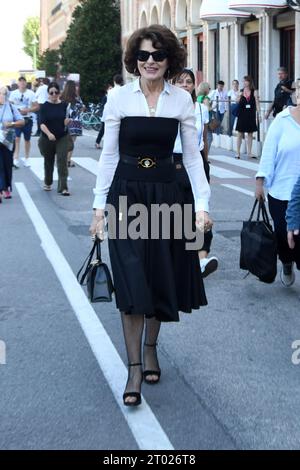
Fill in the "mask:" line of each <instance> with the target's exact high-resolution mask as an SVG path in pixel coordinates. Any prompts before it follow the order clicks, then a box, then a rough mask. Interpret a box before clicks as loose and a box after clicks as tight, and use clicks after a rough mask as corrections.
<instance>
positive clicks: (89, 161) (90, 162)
mask: <svg viewBox="0 0 300 470" xmlns="http://www.w3.org/2000/svg"><path fill="white" fill-rule="evenodd" d="M73 160H74V162H75V163H76V164H77V165H79V166H81V167H82V168H84V169H85V170H88V171H89V172H90V173H93V175H96V176H97V175H98V163H99V162H98V160H94V159H93V158H89V157H87V158H73Z"/></svg>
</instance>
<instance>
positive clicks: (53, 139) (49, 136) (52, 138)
mask: <svg viewBox="0 0 300 470" xmlns="http://www.w3.org/2000/svg"><path fill="white" fill-rule="evenodd" d="M48 139H49V140H51V142H55V141H56V137H55V135H54V134H51V132H50V134H48Z"/></svg>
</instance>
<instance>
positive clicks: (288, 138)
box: [256, 107, 300, 201]
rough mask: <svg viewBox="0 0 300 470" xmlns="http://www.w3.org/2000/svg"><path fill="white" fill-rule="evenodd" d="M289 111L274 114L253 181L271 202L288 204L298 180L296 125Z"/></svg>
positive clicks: (298, 129)
mask: <svg viewBox="0 0 300 470" xmlns="http://www.w3.org/2000/svg"><path fill="white" fill-rule="evenodd" d="M291 109H292V108H291V107H288V108H286V109H284V110H283V111H282V112H281V113H279V114H277V116H276V119H274V121H273V122H272V124H271V126H270V128H269V130H268V133H267V136H266V139H265V143H264V147H263V152H262V156H261V159H260V164H259V169H258V173H257V174H256V177H257V178H264V179H265V180H264V185H265V187H266V188H267V189H268V192H269V193H270V194H271V196H272V197H274V198H275V199H279V200H280V201H289V200H290V199H291V194H292V191H293V188H294V186H295V184H296V182H297V179H298V178H299V176H300V125H299V124H298V123H297V121H296V120H295V119H294V118H293V116H292V115H291Z"/></svg>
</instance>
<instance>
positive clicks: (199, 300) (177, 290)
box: [107, 163, 207, 322]
mask: <svg viewBox="0 0 300 470" xmlns="http://www.w3.org/2000/svg"><path fill="white" fill-rule="evenodd" d="M128 166H129V165H124V164H122V163H120V164H119V166H118V168H117V171H116V174H115V177H114V180H113V183H112V185H111V188H110V191H109V194H108V199H107V203H108V204H110V205H111V206H113V208H114V209H115V211H116V214H117V216H116V224H117V228H116V234H117V236H116V237H110V238H109V251H110V259H111V265H112V271H113V277H114V284H115V289H116V303H117V307H118V309H119V310H120V311H121V312H125V313H127V314H134V315H136V314H138V315H144V316H146V317H147V318H152V317H155V318H157V319H158V320H160V321H162V322H174V321H179V312H185V313H191V312H192V310H198V309H199V308H200V306H203V305H207V299H206V295H205V290H204V285H203V281H202V276H201V269H200V263H199V259H198V252H197V251H188V250H186V241H187V240H186V239H185V238H184V237H182V238H181V239H175V238H174V237H173V236H172V234H173V232H172V230H171V237H170V238H169V239H164V238H163V237H162V236H161V235H162V234H161V233H160V234H159V238H158V239H151V237H150V238H148V239H142V238H139V239H131V238H129V237H127V238H126V239H122V237H121V236H120V232H121V224H123V226H124V224H125V226H126V227H128V226H129V225H130V223H131V222H132V220H133V219H131V218H130V217H128V218H127V217H126V216H125V212H124V209H123V208H122V207H120V199H119V198H120V196H126V197H127V206H128V208H129V207H131V206H132V205H133V204H143V205H144V206H145V207H146V208H147V209H148V211H149V213H150V211H151V207H152V206H153V204H158V205H161V204H167V205H168V206H172V205H173V204H175V203H177V204H178V203H180V204H181V205H183V204H184V203H187V202H190V203H191V204H194V201H193V200H192V198H191V191H190V190H189V191H187V192H186V193H185V190H184V185H182V184H179V183H178V181H177V180H176V176H175V170H174V171H173V169H172V171H169V172H168V174H169V176H168V178H163V179H164V180H163V181H151V180H149V181H143V180H136V179H133V178H130V177H129V176H128V174H129V173H128ZM126 167H127V168H126ZM139 171H142V172H143V171H146V172H148V170H139ZM154 171H156V170H154ZM148 174H150V172H149V173H148ZM170 175H174V177H172V176H170ZM187 197H188V198H189V199H190V200H189V201H187ZM193 213H194V210H193ZM150 225H151V223H150V222H149V227H148V229H149V231H150ZM123 228H124V227H123Z"/></svg>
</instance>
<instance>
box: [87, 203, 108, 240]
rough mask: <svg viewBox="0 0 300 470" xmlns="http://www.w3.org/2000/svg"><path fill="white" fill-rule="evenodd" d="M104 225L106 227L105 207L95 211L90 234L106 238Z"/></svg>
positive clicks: (100, 238)
mask: <svg viewBox="0 0 300 470" xmlns="http://www.w3.org/2000/svg"><path fill="white" fill-rule="evenodd" d="M104 227H105V216H104V210H103V209H97V210H96V211H94V217H93V220H92V223H91V226H90V234H91V236H92V238H95V237H97V238H99V240H101V241H103V240H104Z"/></svg>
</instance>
